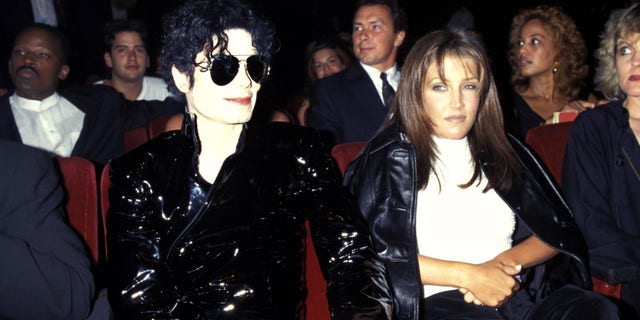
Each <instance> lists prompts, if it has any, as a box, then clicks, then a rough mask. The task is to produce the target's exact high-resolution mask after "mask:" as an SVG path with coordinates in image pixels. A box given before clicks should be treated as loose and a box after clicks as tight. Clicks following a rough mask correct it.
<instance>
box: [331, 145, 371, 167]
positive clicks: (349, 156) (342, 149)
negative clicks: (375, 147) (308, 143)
mask: <svg viewBox="0 0 640 320" xmlns="http://www.w3.org/2000/svg"><path fill="white" fill-rule="evenodd" d="M366 144H367V142H366V141H357V142H345V143H341V144H337V145H335V146H333V149H332V150H331V155H332V156H333V159H335V160H336V163H337V164H338V168H339V169H340V172H341V173H342V175H344V173H345V172H346V171H347V166H348V165H349V163H351V161H353V159H355V158H356V157H357V156H358V155H359V154H360V151H362V148H364V146H365V145H366Z"/></svg>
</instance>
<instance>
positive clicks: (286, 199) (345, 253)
mask: <svg viewBox="0 0 640 320" xmlns="http://www.w3.org/2000/svg"><path fill="white" fill-rule="evenodd" d="M164 29H165V38H164V44H163V51H162V52H163V63H162V66H163V68H164V70H163V76H164V77H165V79H166V80H167V83H169V84H170V90H171V91H172V93H173V94H174V96H175V97H176V98H178V99H181V100H182V101H184V102H186V105H187V108H186V109H187V110H186V112H185V114H184V120H183V121H184V122H183V124H182V128H181V129H180V130H178V131H171V132H168V133H165V134H163V135H161V136H160V137H159V138H157V139H154V140H151V141H150V142H149V143H147V144H145V145H143V146H142V147H140V148H138V149H136V150H134V151H132V152H130V153H128V154H126V155H124V156H122V157H120V158H118V159H115V160H113V161H112V162H111V164H110V168H111V171H110V181H111V188H110V190H109V199H110V201H111V203H110V205H111V207H110V210H109V212H108V213H107V249H108V250H107V251H108V254H109V257H108V261H109V268H108V270H109V276H110V279H109V288H108V292H109V301H110V304H111V306H112V307H113V309H114V313H115V315H116V318H117V319H151V318H154V319H304V318H305V315H304V314H305V307H304V298H305V296H306V287H305V265H304V263H305V251H306V248H305V237H306V231H305V223H306V222H307V221H308V222H309V226H310V228H309V229H310V232H311V236H312V238H313V240H314V247H315V250H316V252H317V256H318V260H319V263H320V267H321V268H322V269H323V270H322V271H323V274H324V275H325V276H326V280H327V284H328V287H327V297H328V301H329V306H330V309H331V313H332V315H333V317H334V318H335V319H361V318H367V319H390V314H391V313H390V312H391V296H390V290H389V286H388V279H387V277H386V271H385V269H384V266H383V265H382V263H381V262H380V260H379V259H378V258H377V255H376V252H375V251H374V249H373V247H372V245H371V240H370V235H369V233H368V230H367V228H366V225H365V223H364V222H363V221H362V217H361V215H360V212H359V209H358V207H357V205H356V204H355V202H354V201H353V199H352V198H351V196H350V195H349V194H348V193H347V192H346V190H345V189H344V187H343V186H342V184H341V175H340V172H339V170H338V169H337V167H336V166H335V165H334V162H333V160H332V158H331V156H330V145H329V143H328V142H327V139H326V136H325V137H323V136H322V135H321V134H320V132H319V131H318V130H317V129H312V128H306V127H300V126H295V125H292V124H289V123H269V124H265V125H259V126H253V125H250V124H249V120H250V118H251V116H252V113H253V111H254V107H255V104H256V97H257V95H258V90H259V89H260V87H261V85H262V84H263V83H264V81H265V80H266V79H267V76H268V73H269V62H270V60H271V55H272V53H271V50H272V45H273V41H274V38H273V37H274V30H273V28H272V26H271V23H270V22H269V21H267V20H266V19H264V18H263V17H261V16H260V15H259V14H258V13H257V12H255V11H254V10H253V9H252V8H251V7H250V6H249V5H248V4H247V3H245V2H242V0H188V1H186V2H184V3H182V5H181V6H179V7H178V8H177V9H176V11H175V12H173V13H172V14H170V15H169V16H168V17H167V19H166V20H165V26H164ZM310 317H313V315H310Z"/></svg>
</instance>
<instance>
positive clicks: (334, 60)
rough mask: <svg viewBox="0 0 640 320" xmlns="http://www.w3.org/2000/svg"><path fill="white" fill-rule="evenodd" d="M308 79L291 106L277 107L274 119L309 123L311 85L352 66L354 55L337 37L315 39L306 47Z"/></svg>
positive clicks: (272, 118)
mask: <svg viewBox="0 0 640 320" xmlns="http://www.w3.org/2000/svg"><path fill="white" fill-rule="evenodd" d="M305 56H306V58H305V59H306V61H307V65H306V81H307V83H306V84H305V86H304V88H303V89H302V93H301V94H299V95H296V96H294V97H293V99H292V101H291V103H290V105H291V107H290V108H287V109H286V110H280V109H277V110H275V111H274V113H273V114H272V117H271V120H272V121H283V122H292V123H297V124H300V125H303V126H304V125H306V123H307V111H308V110H309V95H310V92H311V87H312V86H313V85H314V84H315V83H316V81H317V80H318V79H322V78H324V77H328V76H330V75H332V74H335V73H338V72H340V71H342V70H344V69H345V68H347V67H349V66H351V63H352V61H353V57H352V55H351V53H350V52H349V51H348V50H347V49H345V48H344V47H343V45H342V43H341V42H340V40H338V39H336V38H322V39H317V40H313V41H311V42H310V43H309V45H307V49H306V54H305Z"/></svg>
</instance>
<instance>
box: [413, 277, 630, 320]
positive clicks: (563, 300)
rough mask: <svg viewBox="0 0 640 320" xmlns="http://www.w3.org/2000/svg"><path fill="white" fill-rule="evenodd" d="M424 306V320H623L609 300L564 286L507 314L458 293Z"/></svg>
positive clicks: (433, 298)
mask: <svg viewBox="0 0 640 320" xmlns="http://www.w3.org/2000/svg"><path fill="white" fill-rule="evenodd" d="M422 303H423V305H422V317H421V319H422V320H443V319H447V320H466V319H483V320H569V319H572V320H573V319H575V320H589V319H593V320H608V319H620V316H619V315H618V309H617V307H616V305H615V304H614V303H613V302H611V301H610V300H609V299H607V298H606V297H604V296H602V295H600V294H598V293H595V292H593V291H588V290H584V289H581V288H579V287H577V286H573V285H567V286H564V287H562V288H561V289H559V290H557V291H555V292H553V293H552V294H551V295H549V296H548V297H547V298H545V299H544V300H543V301H540V302H539V303H537V304H518V303H512V304H509V306H508V309H509V310H508V312H505V310H501V308H492V307H487V306H477V305H475V304H473V303H467V302H465V301H464V298H463V295H462V294H461V293H460V292H458V291H457V290H452V291H446V292H441V293H438V294H436V295H433V296H430V297H427V298H425V299H423V300H422ZM507 303H508V302H507ZM505 306H506V304H505Z"/></svg>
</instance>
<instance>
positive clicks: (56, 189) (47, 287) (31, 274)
mask: <svg viewBox="0 0 640 320" xmlns="http://www.w3.org/2000/svg"><path fill="white" fill-rule="evenodd" d="M0 150H2V152H0V177H2V179H0V252H2V259H0V270H2V272H0V300H1V301H2V303H0V319H65V320H73V319H78V320H79V319H83V320H84V319H86V318H87V315H88V314H89V311H90V309H91V302H92V300H93V294H94V279H93V275H92V274H91V264H90V261H89V257H88V255H87V254H86V252H85V248H84V244H83V242H82V239H81V238H80V236H78V234H77V233H75V231H74V230H73V229H72V228H71V227H70V226H69V225H68V223H67V220H66V219H67V218H66V213H65V211H64V206H63V200H64V191H63V187H62V184H61V181H60V177H59V175H58V173H57V171H56V170H55V167H54V160H53V159H52V158H51V157H49V156H48V155H47V154H46V153H44V152H42V151H40V150H37V149H34V148H31V147H28V146H25V145H23V144H20V143H17V142H12V141H5V140H0Z"/></svg>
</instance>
